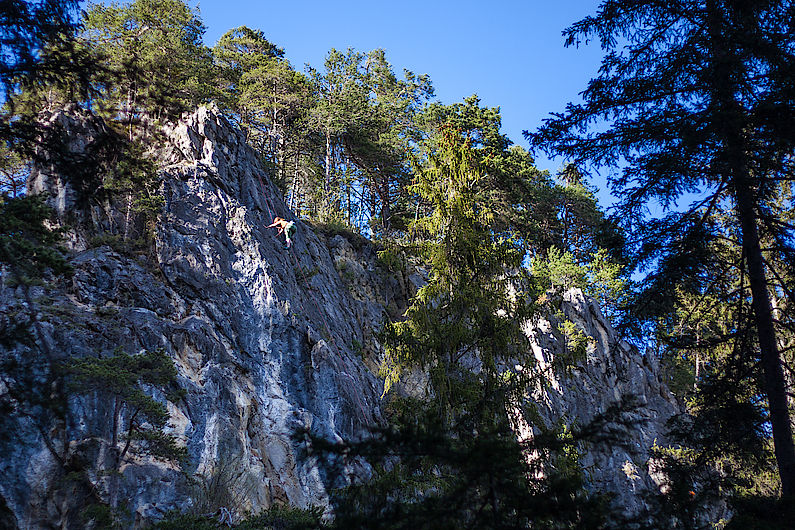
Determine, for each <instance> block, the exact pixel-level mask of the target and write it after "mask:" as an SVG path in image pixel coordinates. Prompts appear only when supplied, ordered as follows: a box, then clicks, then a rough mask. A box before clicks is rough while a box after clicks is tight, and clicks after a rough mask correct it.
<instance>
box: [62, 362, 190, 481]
mask: <svg viewBox="0 0 795 530" xmlns="http://www.w3.org/2000/svg"><path fill="white" fill-rule="evenodd" d="M64 369H65V370H66V373H67V374H68V375H69V381H70V390H71V392H74V393H78V394H87V393H98V394H100V395H102V396H105V397H106V398H108V399H109V400H112V401H113V403H114V412H113V428H112V434H111V436H112V439H111V445H112V446H113V447H115V446H116V442H117V441H118V439H119V431H118V429H119V422H120V421H121V420H122V419H124V418H126V419H127V428H126V436H127V441H126V443H125V446H124V448H123V449H121V453H120V455H119V457H118V464H117V465H119V464H120V463H121V461H122V460H123V459H124V456H125V454H126V452H127V450H128V449H129V447H130V443H131V442H132V441H133V440H135V441H136V442H138V443H137V446H138V447H137V449H138V450H139V451H142V452H146V453H148V454H151V455H153V456H156V457H159V458H164V459H166V460H173V461H179V460H181V459H183V458H184V457H185V456H186V452H185V451H186V450H185V448H184V447H179V446H178V445H177V444H176V442H175V440H174V438H173V436H171V435H167V434H165V433H164V432H163V428H164V427H165V424H166V421H167V420H168V412H167V410H166V407H165V406H164V405H163V404H161V403H160V402H158V401H156V400H155V399H154V398H152V397H151V396H150V395H149V394H148V393H147V391H146V389H157V390H159V391H162V392H165V394H166V398H167V399H169V400H170V401H178V400H180V399H181V393H180V392H179V391H178V389H177V388H175V386H174V383H175V381H176V376H177V369H176V367H175V366H174V363H173V361H172V360H171V358H170V357H169V356H168V355H167V354H166V353H165V352H164V351H162V350H156V351H147V352H145V353H142V354H138V355H129V354H126V353H122V352H121V351H117V352H115V353H114V355H112V356H111V357H104V358H82V359H70V360H69V361H67V363H66V364H65V367H64ZM125 410H126V415H124V416H123V415H122V412H123V411H125Z"/></svg>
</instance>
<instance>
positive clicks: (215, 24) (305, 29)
mask: <svg viewBox="0 0 795 530" xmlns="http://www.w3.org/2000/svg"><path fill="white" fill-rule="evenodd" d="M598 4H599V2H598V0H558V1H555V0H552V1H548V0H547V1H542V0H529V1H527V0H525V1H520V0H496V1H494V2H492V3H491V4H490V5H489V6H488V7H487V6H486V2H483V1H482V0H481V1H477V2H476V1H472V0H458V1H451V0H436V1H434V0H425V1H419V0H401V1H394V2H384V1H378V0H371V1H362V0H354V1H349V0H348V1H346V0H338V1H336V2H333V1H328V0H327V1H317V0H281V1H279V2H268V1H261V0H260V1H258V0H203V1H201V2H199V4H198V5H199V9H200V12H201V17H202V20H203V21H204V24H205V25H206V26H207V33H206V34H205V42H206V44H207V45H209V46H212V45H214V44H215V43H216V42H217V41H218V39H219V38H220V37H221V35H223V34H224V33H225V32H226V31H228V30H230V29H232V28H235V27H238V26H242V25H246V26H249V27H252V28H256V29H261V30H262V31H263V32H264V33H265V36H266V37H267V38H268V40H270V41H271V42H273V43H274V44H276V45H278V46H280V47H282V48H284V50H285V54H286V57H287V59H288V60H289V61H290V63H291V64H292V65H293V67H294V68H296V69H297V70H303V68H304V65H305V64H310V65H312V66H314V67H316V68H319V69H322V66H323V61H324V59H325V56H326V53H327V52H328V50H329V49H331V48H337V49H339V50H345V49H347V48H348V47H352V48H355V49H356V50H358V51H369V50H372V49H375V48H383V49H384V50H385V51H386V57H387V60H389V62H390V63H391V64H392V66H393V67H394V69H395V72H396V73H398V74H400V73H401V72H402V70H403V69H404V68H406V69H409V70H412V71H413V72H415V73H418V74H429V75H430V76H431V79H432V80H433V85H434V87H435V89H436V96H437V98H438V99H439V100H440V101H441V102H442V103H454V102H458V101H461V100H462V99H463V98H464V97H466V96H469V95H471V94H475V93H476V94H478V96H480V98H481V102H482V104H483V105H487V106H490V107H500V109H501V114H502V119H503V131H504V132H505V133H506V134H507V135H508V137H509V138H510V139H511V140H512V141H513V142H514V143H516V144H518V145H521V146H524V147H527V143H526V142H525V141H524V138H523V137H522V131H523V130H533V129H535V128H536V127H538V126H539V125H540V124H541V122H542V120H543V119H544V118H545V117H548V116H549V113H550V112H555V111H560V110H563V108H564V106H565V105H566V103H567V102H569V101H579V92H581V91H582V90H583V89H584V88H585V85H586V83H587V81H588V79H590V78H591V77H593V76H594V75H595V74H596V71H597V68H598V67H599V62H600V58H601V55H602V54H601V50H600V49H599V46H598V44H591V45H589V46H586V47H580V48H579V49H576V48H568V49H567V48H564V47H563V37H562V36H561V31H562V30H563V29H564V28H566V27H567V26H569V25H570V24H572V23H573V22H576V21H577V20H579V19H581V18H583V17H585V16H587V15H591V14H594V13H595V11H596V8H597V7H598ZM194 5H195V4H194ZM561 162H562V161H561V160H554V161H550V160H547V159H546V158H544V157H542V156H541V155H539V156H538V159H537V165H538V167H539V168H541V169H549V170H551V171H553V172H554V171H556V170H557V169H558V167H559V166H560V164H561ZM594 184H596V185H597V186H598V187H599V188H600V192H601V193H600V194H599V195H600V201H601V202H602V204H607V203H609V202H611V201H610V200H609V198H608V196H607V194H606V189H605V185H604V182H603V179H601V178H599V177H596V178H595V181H594Z"/></svg>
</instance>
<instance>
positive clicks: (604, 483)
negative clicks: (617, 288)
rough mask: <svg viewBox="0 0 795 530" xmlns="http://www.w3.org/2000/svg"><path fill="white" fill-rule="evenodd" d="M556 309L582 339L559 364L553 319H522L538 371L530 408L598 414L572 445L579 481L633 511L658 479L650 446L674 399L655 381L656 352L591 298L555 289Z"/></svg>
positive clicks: (552, 419) (562, 415)
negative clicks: (638, 343)
mask: <svg viewBox="0 0 795 530" xmlns="http://www.w3.org/2000/svg"><path fill="white" fill-rule="evenodd" d="M561 309H562V312H563V315H564V316H565V318H566V319H567V320H570V321H571V322H574V323H575V324H576V325H577V328H578V329H579V330H580V331H582V332H583V333H584V334H585V336H586V337H587V339H588V346H587V351H586V355H585V359H582V360H580V361H579V362H578V363H577V364H576V365H574V366H571V367H569V368H567V369H565V370H561V369H560V368H559V367H558V366H557V365H556V363H555V359H556V358H557V357H560V356H563V355H565V354H566V345H565V338H564V337H563V336H562V335H561V333H560V332H559V331H558V330H557V329H556V328H557V325H556V324H557V322H555V321H550V320H546V319H541V320H540V321H538V322H536V323H535V325H533V326H528V329H527V333H528V334H529V336H531V337H532V342H533V345H532V347H533V352H534V354H535V357H536V361H537V367H536V369H537V370H539V371H541V372H542V373H543V374H544V376H545V377H544V378H543V381H544V384H543V385H540V387H539V389H538V390H537V391H536V392H535V393H534V399H533V405H534V407H533V408H534V411H537V412H538V413H539V414H540V415H541V417H542V418H543V419H544V421H545V423H546V424H547V426H548V427H552V426H555V425H560V424H564V425H568V426H572V428H573V429H574V430H576V429H577V428H584V427H586V426H588V425H590V424H592V422H594V421H598V422H599V425H601V426H602V427H601V428H600V432H599V433H598V435H597V436H595V437H593V439H592V440H590V441H586V442H585V443H584V444H582V445H581V447H579V448H578V450H579V453H580V464H581V466H582V468H583V470H584V475H585V481H586V485H587V487H588V488H589V489H590V490H591V491H596V492H604V493H608V494H610V495H612V496H613V504H614V506H617V507H618V508H619V511H620V512H621V513H622V515H623V516H625V517H627V518H633V517H635V516H637V515H639V514H642V513H643V512H644V510H645V509H646V508H649V507H648V505H647V504H646V501H645V499H644V497H645V496H647V495H649V494H652V493H655V492H659V491H660V487H662V486H664V482H665V476H664V475H662V474H661V473H659V471H657V470H656V469H655V462H654V459H653V458H652V454H651V451H650V449H651V448H652V447H653V446H654V445H655V444H657V445H660V446H665V445H666V443H667V442H668V437H667V431H668V429H667V427H666V423H667V422H668V420H669V419H670V418H671V417H672V416H674V415H676V414H679V413H680V412H681V410H680V407H679V405H678V403H677V401H676V400H675V398H674V396H673V395H672V394H671V392H670V391H669V390H668V388H667V387H666V385H665V384H664V383H662V382H661V380H660V367H659V365H658V363H657V362H656V359H655V358H653V357H650V356H642V355H640V353H639V352H638V350H637V349H636V348H635V347H633V346H631V345H630V344H628V343H627V342H626V341H624V340H622V339H621V337H620V336H619V335H618V334H617V333H616V332H615V330H614V329H613V328H612V326H611V325H610V323H609V322H608V320H607V319H606V318H605V317H604V316H603V315H602V312H601V311H600V309H599V306H598V305H597V304H596V303H595V302H594V301H593V300H591V299H590V298H588V297H587V296H585V295H584V294H583V293H582V291H580V290H577V289H573V290H570V291H568V292H566V293H565V294H564V295H563V302H562V304H561Z"/></svg>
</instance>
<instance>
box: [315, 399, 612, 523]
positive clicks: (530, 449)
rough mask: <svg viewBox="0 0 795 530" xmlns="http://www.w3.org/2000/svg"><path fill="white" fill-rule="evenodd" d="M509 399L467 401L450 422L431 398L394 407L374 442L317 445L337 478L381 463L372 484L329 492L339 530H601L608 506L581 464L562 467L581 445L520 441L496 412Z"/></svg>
mask: <svg viewBox="0 0 795 530" xmlns="http://www.w3.org/2000/svg"><path fill="white" fill-rule="evenodd" d="M472 390H474V394H478V391H477V389H475V388H473V389H472ZM503 398H504V396H503V397H501V396H499V395H483V394H481V395H480V396H479V397H478V396H476V395H473V396H470V397H469V398H468V399H467V402H466V407H467V409H466V410H464V409H461V412H459V414H457V415H456V417H455V418H454V419H453V420H448V421H445V420H442V419H440V416H441V415H443V413H442V411H440V410H439V406H438V405H437V404H436V403H434V402H433V401H431V402H420V401H416V400H394V401H392V402H391V403H390V408H391V414H392V416H391V426H390V427H388V428H385V429H382V430H376V431H375V432H374V433H373V437H372V438H371V439H369V440H366V441H364V442H361V443H358V444H357V443H354V444H348V445H345V446H342V447H340V446H333V445H332V446H325V445H323V444H322V442H319V441H315V445H314V446H313V449H314V450H318V451H320V452H321V453H324V452H328V453H330V454H331V455H334V457H335V458H336V460H334V462H335V463H336V464H337V465H338V466H339V469H337V471H336V472H338V473H342V471H343V464H352V463H355V462H356V460H357V459H358V458H364V459H366V460H368V461H369V462H372V463H374V464H376V467H375V470H374V476H373V477H372V478H371V479H370V480H368V481H366V482H365V483H363V484H357V485H352V486H349V487H347V488H344V489H340V490H337V491H336V492H334V494H333V495H332V502H333V505H334V510H335V521H334V525H335V528H341V529H342V528H434V529H436V528H440V529H441V528H450V529H453V528H456V529H457V528H594V529H596V528H603V527H604V526H605V520H604V516H605V507H604V506H603V505H602V504H601V502H602V501H601V500H599V499H598V498H595V497H594V498H590V497H588V496H587V495H586V494H585V491H584V489H583V487H582V486H583V485H582V475H581V471H580V469H579V466H578V464H577V463H576V458H575V459H574V461H573V462H571V461H569V462H568V463H566V462H564V460H565V457H564V456H563V455H564V454H565V453H566V450H567V448H569V449H571V448H572V447H573V446H574V444H575V443H576V442H574V441H573V440H572V439H571V438H566V437H559V436H556V435H554V434H552V435H551V436H539V437H537V438H536V439H534V440H533V441H529V442H525V443H522V444H520V443H519V442H517V439H516V433H515V431H514V430H513V428H512V427H511V425H510V423H509V422H508V420H507V417H506V415H505V413H504V412H502V413H500V412H499V411H496V410H495V403H500V402H501V401H502V399H503ZM495 413H496V414H495ZM552 452H554V454H556V455H558V456H557V457H555V458H550V454H551V453H552ZM530 454H536V455H538V457H537V458H531V457H528V455H530ZM541 455H543V456H541ZM542 469H543V473H542Z"/></svg>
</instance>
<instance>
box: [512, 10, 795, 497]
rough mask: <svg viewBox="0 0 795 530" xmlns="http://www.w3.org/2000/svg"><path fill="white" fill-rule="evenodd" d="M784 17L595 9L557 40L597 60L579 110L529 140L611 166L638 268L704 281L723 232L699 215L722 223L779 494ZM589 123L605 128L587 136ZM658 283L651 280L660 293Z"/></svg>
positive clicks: (791, 35)
mask: <svg viewBox="0 0 795 530" xmlns="http://www.w3.org/2000/svg"><path fill="white" fill-rule="evenodd" d="M793 20H795V4H793V2H791V1H781V0H764V1H761V2H743V1H736V0H705V1H702V0H686V1H681V2H673V3H672V2H656V1H651V0H648V1H647V0H643V1H639V2H629V1H625V0H607V1H605V2H604V3H603V4H602V5H601V6H600V8H599V11H598V13H597V14H596V15H595V16H591V17H587V18H584V19H583V20H581V21H579V22H577V23H576V24H574V25H573V26H571V27H570V28H568V29H567V30H566V31H565V32H564V35H565V36H566V43H567V45H576V44H579V43H581V42H582V41H587V40H589V39H591V38H597V39H599V41H600V42H601V44H602V47H603V48H604V49H605V52H606V53H605V57H604V59H603V63H602V68H601V70H600V73H599V75H598V76H597V77H595V78H594V79H592V80H591V81H590V83H589V84H588V87H587V89H586V90H585V92H584V93H583V96H584V103H582V104H579V105H575V104H570V105H569V106H568V107H567V109H566V111H565V112H564V113H561V114H557V115H555V116H554V117H553V118H552V119H551V120H549V121H548V122H547V123H546V124H545V125H544V126H543V127H542V128H541V129H540V130H539V131H538V132H536V133H534V134H528V135H527V136H528V138H530V139H531V141H532V142H533V144H534V145H535V146H538V147H544V148H545V149H548V150H549V151H550V152H555V153H560V154H563V155H565V156H567V157H569V158H570V159H571V160H573V161H575V162H576V163H577V164H578V165H582V164H588V163H590V164H595V165H599V164H607V165H614V166H618V167H623V169H622V170H621V171H620V173H619V174H618V175H617V176H615V177H613V178H612V186H613V190H614V191H615V192H616V193H618V195H619V197H620V198H621V201H622V202H621V213H622V216H623V217H624V219H626V220H628V222H631V223H633V224H634V225H635V226H633V228H635V234H636V239H635V241H636V243H637V247H636V248H639V249H640V250H641V255H642V257H643V258H644V259H645V260H646V263H655V262H656V263H660V264H665V265H666V266H665V267H663V268H659V269H658V271H659V274H664V275H665V277H667V278H674V279H680V278H683V277H686V278H695V277H697V276H698V275H700V274H707V273H708V270H709V269H708V266H709V252H708V251H706V249H707V247H708V243H709V242H711V241H714V240H716V239H719V238H720V237H721V234H719V233H716V232H715V231H714V230H713V229H712V228H713V227H711V226H710V225H709V223H708V222H707V218H708V217H709V215H710V214H711V213H712V212H715V211H720V212H722V213H724V214H725V215H726V216H727V218H728V219H730V220H731V225H732V226H731V230H732V232H734V233H737V234H739V238H738V244H739V247H740V249H741V253H740V255H741V256H742V261H741V266H742V270H743V271H744V273H745V274H746V277H747V280H748V291H747V293H748V296H749V300H750V302H751V307H752V309H753V310H752V312H751V313H750V314H745V315H743V317H744V318H746V319H747V320H746V321H745V322H738V323H737V325H739V326H743V327H746V326H749V325H750V326H753V328H754V329H755V340H754V341H753V342H750V343H746V344H744V346H743V355H745V356H746V358H748V359H758V361H759V363H760V365H761V367H762V371H763V374H764V377H763V384H762V388H763V390H764V394H765V397H766V401H767V407H768V413H769V419H770V424H771V427H772V433H773V439H774V444H775V454H776V459H777V463H778V470H779V474H780V476H781V483H782V493H783V495H784V496H785V497H792V496H793V495H795V443H793V435H792V427H791V416H790V413H789V410H788V404H787V385H786V381H785V377H784V373H783V365H782V359H781V352H780V347H779V341H780V337H781V334H780V331H779V332H777V330H776V319H774V317H773V309H772V307H771V300H772V298H773V292H772V290H771V288H772V286H771V282H770V280H769V278H770V277H771V276H770V275H771V262H770V255H769V254H766V253H765V248H764V247H763V246H762V241H763V240H764V238H765V237H770V238H771V239H772V240H774V241H776V252H777V253H779V254H780V255H782V256H786V259H785V262H788V263H793V262H795V259H794V258H795V251H793V247H792V245H791V242H792V240H793V239H792V236H793V226H792V225H791V224H788V223H783V222H782V220H781V217H780V215H779V213H777V212H778V211H779V210H777V209H776V208H775V207H774V206H773V196H774V190H775V189H776V185H777V183H781V182H791V181H792V179H793V178H794V176H795V166H793V157H792V153H793V148H795V135H793V134H792V123H793V122H794V121H793V116H794V115H795V105H794V104H793V101H795V92H793V85H792V83H791V79H792V72H793V68H795V56H793V53H792V49H793V44H794V42H795V31H793ZM599 120H605V121H607V122H608V124H609V125H610V127H608V128H606V129H604V130H603V129H601V128H595V129H592V128H591V126H592V125H594V124H596V123H597V122H598V121H599ZM693 192H697V193H700V194H701V198H699V199H698V200H696V201H695V202H694V203H693V204H692V205H691V206H690V207H689V208H688V209H686V211H684V212H672V213H669V214H668V215H667V216H666V217H664V218H663V219H661V220H657V221H648V222H643V218H644V211H643V209H644V208H645V207H646V205H648V204H649V203H650V202H652V201H656V202H658V203H659V204H661V205H662V206H663V208H668V207H671V206H673V205H674V204H676V202H677V201H678V200H680V199H681V198H683V197H685V196H686V194H687V193H693ZM658 279H659V281H658V282H657V283H654V282H650V285H654V286H655V287H657V288H659V287H661V286H664V285H666V283H667V282H666V281H664V280H663V277H662V276H658ZM671 294H673V293H670V292H667V293H666V292H665V291H658V293H657V296H660V297H662V296H668V295H671ZM669 298H670V296H669Z"/></svg>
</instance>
